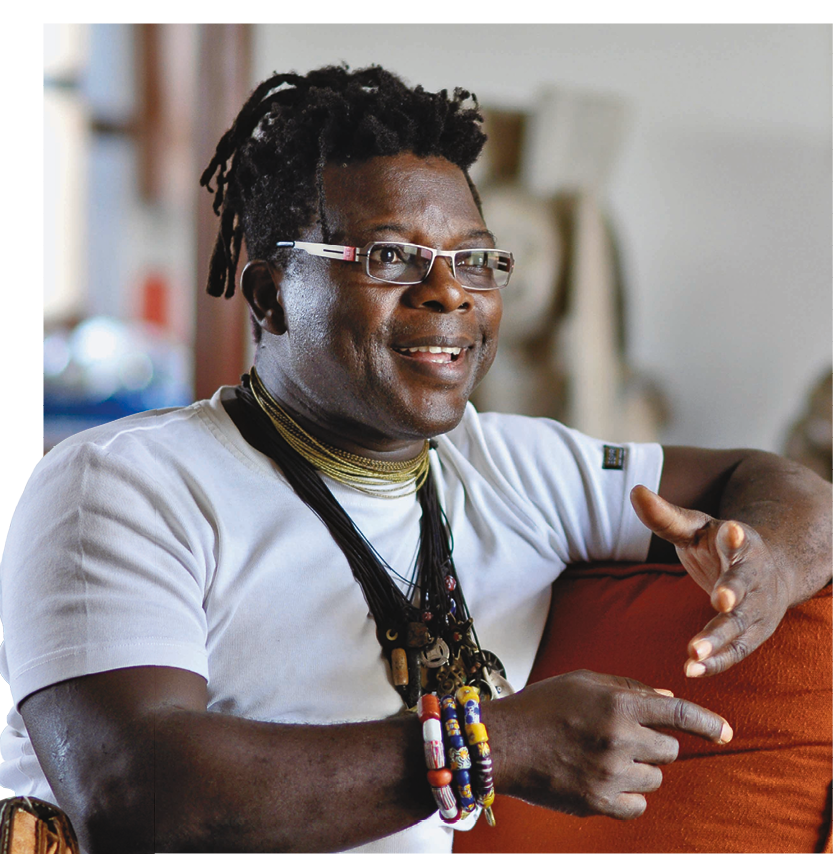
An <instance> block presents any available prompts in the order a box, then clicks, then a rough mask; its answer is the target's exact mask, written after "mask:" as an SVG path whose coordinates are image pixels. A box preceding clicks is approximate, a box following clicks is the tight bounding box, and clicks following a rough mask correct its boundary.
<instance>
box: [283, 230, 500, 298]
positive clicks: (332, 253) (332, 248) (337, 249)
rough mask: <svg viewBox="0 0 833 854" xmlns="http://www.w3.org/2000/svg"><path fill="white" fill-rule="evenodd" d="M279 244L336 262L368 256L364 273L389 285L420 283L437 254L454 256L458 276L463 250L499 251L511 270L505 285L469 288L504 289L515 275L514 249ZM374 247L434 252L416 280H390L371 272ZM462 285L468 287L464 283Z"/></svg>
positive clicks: (386, 243)
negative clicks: (510, 250) (458, 262)
mask: <svg viewBox="0 0 833 854" xmlns="http://www.w3.org/2000/svg"><path fill="white" fill-rule="evenodd" d="M276 245H277V247H278V248H279V249H301V250H302V251H304V252H306V253H307V254H308V255H317V256H319V257H321V258H330V259H332V260H334V261H355V262H357V263H361V259H362V258H365V259H367V261H366V263H365V272H366V273H367V275H368V277H369V278H371V279H373V280H374V281H375V282H384V283H385V284H388V285H403V286H407V285H418V284H420V282H424V281H425V280H426V279H427V278H428V276H430V275H431V270H432V269H433V268H434V261H436V259H437V258H438V257H441V258H450V259H451V275H452V276H453V277H454V278H455V279H456V278H457V272H456V269H455V267H456V261H457V255H458V254H460V253H463V252H498V253H500V255H501V256H502V257H503V258H504V259H506V260H507V262H508V265H509V269H508V270H507V271H506V281H505V282H504V283H503V284H502V285H494V286H493V287H490V288H472V287H470V286H468V287H469V289H470V290H477V291H494V290H499V289H501V288H505V287H506V286H507V285H508V284H509V277H510V276H511V275H512V270H513V268H514V265H515V259H514V257H513V256H512V253H511V252H506V251H504V250H502V249H495V248H493V247H475V248H472V249H452V250H443V249H432V248H431V247H430V246H421V245H420V244H419V243H404V242H401V241H396V240H371V241H370V243H368V244H366V245H365V246H362V247H359V246H338V245H336V244H333V243H310V242H307V241H304V240H279V241H278V242H277V244H276ZM373 246H416V247H417V248H419V249H422V250H424V251H425V252H427V253H430V255H431V261H430V263H429V264H428V268H427V269H426V271H425V274H424V276H423V277H422V278H421V279H419V280H418V281H416V282H398V281H394V280H391V279H380V278H379V277H378V276H374V275H373V274H372V273H371V272H370V260H369V259H370V250H371V248H372V247H373ZM463 287H467V286H466V285H464V286H463Z"/></svg>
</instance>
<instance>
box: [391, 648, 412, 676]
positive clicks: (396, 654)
mask: <svg viewBox="0 0 833 854" xmlns="http://www.w3.org/2000/svg"><path fill="white" fill-rule="evenodd" d="M390 669H391V675H392V676H393V684H394V685H407V684H408V656H407V655H406V654H405V650H404V649H402V648H401V647H397V648H396V649H394V650H393V651H392V652H391V654H390Z"/></svg>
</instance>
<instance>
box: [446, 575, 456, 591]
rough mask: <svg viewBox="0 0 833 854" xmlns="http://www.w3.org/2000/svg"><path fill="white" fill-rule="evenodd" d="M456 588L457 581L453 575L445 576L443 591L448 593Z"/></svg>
mask: <svg viewBox="0 0 833 854" xmlns="http://www.w3.org/2000/svg"><path fill="white" fill-rule="evenodd" d="M456 587H457V579H456V578H455V577H454V576H453V575H446V577H445V589H446V590H448V591H451V590H454V589H455V588H456Z"/></svg>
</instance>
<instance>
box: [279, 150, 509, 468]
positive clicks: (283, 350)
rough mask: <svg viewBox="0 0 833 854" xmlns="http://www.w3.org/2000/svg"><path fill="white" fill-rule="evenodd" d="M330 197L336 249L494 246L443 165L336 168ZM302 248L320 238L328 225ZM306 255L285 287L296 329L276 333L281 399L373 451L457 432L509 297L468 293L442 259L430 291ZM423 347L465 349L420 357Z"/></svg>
mask: <svg viewBox="0 0 833 854" xmlns="http://www.w3.org/2000/svg"><path fill="white" fill-rule="evenodd" d="M324 190H325V194H326V215H327V219H328V224H329V226H330V229H331V232H332V239H331V241H330V242H332V243H336V244H345V245H350V246H364V245H365V244H367V243H369V242H370V241H372V240H390V241H397V242H407V243H417V244H421V245H423V246H429V247H432V248H435V249H445V250H451V249H464V248H475V247H484V246H487V247H491V246H493V245H494V243H493V240H492V236H491V234H490V233H489V232H488V231H487V229H486V226H485V224H484V222H483V219H482V218H481V216H480V214H479V213H478V210H477V207H476V205H475V203H474V199H473V197H472V194H471V190H470V189H469V186H468V183H467V182H466V179H465V176H464V175H463V172H462V171H461V170H460V169H459V168H458V167H456V166H454V165H453V164H451V163H450V162H448V161H447V160H445V159H442V158H427V159H426V158H418V157H416V156H414V155H412V154H401V155H397V156H395V157H377V158H374V159H372V160H369V161H366V162H363V163H358V164H353V165H347V166H340V165H333V164H331V165H329V166H328V167H327V168H326V170H325V174H324ZM301 239H302V240H310V241H321V240H322V234H321V227H320V224H315V225H313V226H311V227H310V228H309V229H307V230H306V232H305V233H304V234H302V235H301ZM297 254H298V256H299V257H298V258H294V259H293V261H294V262H297V264H295V265H294V266H293V267H291V270H292V272H291V273H289V274H287V275H286V276H284V278H283V281H282V283H281V297H282V302H283V307H284V312H285V318H286V327H287V331H286V332H285V333H284V334H283V335H280V336H277V337H272V336H269V340H270V342H271V343H273V344H274V347H275V359H274V361H273V362H272V364H273V365H274V366H275V367H276V369H277V371H276V372H277V376H276V377H275V380H276V388H275V389H274V390H275V392H276V393H277V394H278V396H279V398H280V399H282V400H283V401H284V402H285V403H286V404H288V405H289V406H290V407H291V408H292V409H294V410H295V411H296V412H297V413H298V414H299V415H302V416H303V417H304V418H307V419H310V420H312V421H313V422H314V423H316V424H318V425H320V426H321V427H322V428H323V429H324V432H325V433H327V434H329V435H330V436H334V435H338V436H340V437H342V438H343V439H344V440H345V441H347V442H349V443H353V444H357V445H359V446H360V447H362V448H365V449H367V450H379V451H381V450H397V449H403V450H404V449H406V448H407V447H408V445H409V444H412V443H413V442H414V441H415V440H417V439H423V438H425V437H428V436H432V435H437V434H440V433H444V432H446V431H448V430H450V429H451V428H453V427H454V426H455V425H456V424H457V423H458V422H459V420H460V418H461V417H462V414H463V410H464V408H465V405H466V402H467V401H468V399H469V396H470V394H471V393H472V391H473V390H474V388H475V386H476V385H477V384H478V382H479V381H480V380H481V379H482V378H483V376H484V375H485V374H486V372H487V371H488V369H489V366H490V365H491V363H492V361H493V359H494V357H495V353H496V350H497V336H498V326H499V324H500V316H501V296H500V292H499V291H478V292H475V291H466V290H464V289H463V288H461V287H460V286H459V284H458V283H457V281H456V280H455V279H454V278H453V277H452V275H451V271H450V269H449V266H448V263H447V261H446V260H445V259H442V258H437V259H436V261H435V262H434V266H433V268H432V270H431V274H430V276H429V277H428V279H427V280H426V281H425V282H422V283H420V284H416V285H391V284H384V283H381V282H376V281H374V280H373V279H370V278H369V277H368V276H367V274H366V273H365V270H364V264H363V263H351V262H344V261H332V260H329V259H325V258H317V257H311V256H307V255H306V254H304V253H300V252H298V253H297ZM425 347H443V348H458V349H459V352H458V353H457V352H455V353H448V352H441V353H430V352H424V351H422V350H416V349H415V348H425Z"/></svg>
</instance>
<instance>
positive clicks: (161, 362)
mask: <svg viewBox="0 0 833 854" xmlns="http://www.w3.org/2000/svg"><path fill="white" fill-rule="evenodd" d="M43 370H44V391H43V427H44V450H49V448H52V447H54V446H55V445H56V444H57V443H58V442H60V441H61V440H63V439H65V438H67V437H68V436H71V435H73V434H74V433H78V432H79V431H81V430H86V429H88V428H90V427H96V426H98V425H99V424H105V423H107V422H108V421H113V420H115V419H117V418H123V417H124V416H126V415H132V414H133V413H135V412H144V411H145V410H147V409H163V408H166V407H170V406H187V405H188V404H189V403H191V402H192V401H193V390H192V386H191V358H190V352H189V350H188V348H187V347H185V346H184V345H183V344H180V343H178V342H174V341H172V340H171V339H170V337H169V336H168V335H167V334H166V333H164V332H163V331H161V330H160V329H159V328H158V327H156V326H153V325H151V324H146V323H126V322H124V321H121V320H118V319H116V318H113V317H105V316H96V317H91V318H88V319H87V320H84V321H82V322H81V323H79V324H78V325H77V326H75V327H73V328H64V327H61V328H57V329H54V330H52V331H50V332H49V333H48V334H47V335H46V336H45V338H44V343H43Z"/></svg>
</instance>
